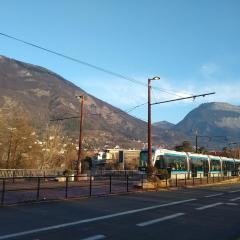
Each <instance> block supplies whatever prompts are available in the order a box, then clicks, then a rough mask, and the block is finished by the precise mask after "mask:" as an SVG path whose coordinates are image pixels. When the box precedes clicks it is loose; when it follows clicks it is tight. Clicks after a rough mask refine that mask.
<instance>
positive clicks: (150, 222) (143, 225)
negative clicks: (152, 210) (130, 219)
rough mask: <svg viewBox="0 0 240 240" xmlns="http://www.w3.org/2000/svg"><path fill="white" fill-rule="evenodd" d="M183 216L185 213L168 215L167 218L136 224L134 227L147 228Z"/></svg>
mask: <svg viewBox="0 0 240 240" xmlns="http://www.w3.org/2000/svg"><path fill="white" fill-rule="evenodd" d="M183 215H185V213H175V214H172V215H169V216H165V217H161V218H157V219H153V220H150V221H147V222H142V223H138V224H136V225H137V226H138V227H145V226H148V225H151V224H154V223H158V222H163V221H166V220H169V219H173V218H177V217H180V216H183Z"/></svg>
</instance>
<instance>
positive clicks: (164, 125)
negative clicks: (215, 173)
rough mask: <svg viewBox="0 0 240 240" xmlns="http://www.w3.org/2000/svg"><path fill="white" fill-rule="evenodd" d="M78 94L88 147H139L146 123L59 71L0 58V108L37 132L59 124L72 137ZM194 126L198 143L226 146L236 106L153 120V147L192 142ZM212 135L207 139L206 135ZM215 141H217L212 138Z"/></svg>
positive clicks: (239, 115) (239, 117)
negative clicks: (27, 119)
mask: <svg viewBox="0 0 240 240" xmlns="http://www.w3.org/2000/svg"><path fill="white" fill-rule="evenodd" d="M82 94H84V96H85V97H84V99H85V101H84V132H83V135H84V142H85V146H86V147H88V148H90V147H93V148H102V147H114V146H116V145H119V146H120V147H126V148H129V147H131V148H133V147H137V148H141V147H143V146H144V144H145V143H146V142H147V123H146V122H144V121H142V120H140V119H137V118H135V117H132V116H131V115H128V114H127V113H125V112H124V111H122V110H120V109H118V108H116V107H114V106H112V105H110V104H108V103H106V102H104V101H102V100H100V99H98V98H96V97H94V96H92V95H90V94H88V93H87V92H85V91H84V90H83V89H81V88H79V87H77V86H76V85H74V84H73V83H71V82H69V81H67V80H66V79H64V78H63V77H61V76H60V75H58V74H56V73H54V72H52V71H50V70H48V69H46V68H43V67H40V66H36V65H32V64H28V63H24V62H20V61H17V60H14V59H10V58H7V57H4V56H0V112H1V111H2V112H3V111H8V110H10V109H12V108H13V107H15V108H16V109H23V110H24V111H26V112H27V113H29V115H30V116H31V118H32V120H33V122H34V126H35V127H36V128H37V129H38V131H39V133H41V132H42V131H43V129H44V127H45V126H46V124H62V126H63V128H64V131H65V133H64V134H66V135H68V136H69V137H71V138H74V139H76V140H77V138H78V133H79V119H76V118H75V119H68V120H63V121H58V122H51V121H50V120H53V119H59V118H61V119H62V118H69V117H78V116H79V115H80V113H79V108H80V103H79V101H78V99H76V97H75V96H78V95H82ZM196 130H197V131H198V135H200V136H205V138H204V137H202V138H201V139H199V140H201V141H200V142H205V145H206V144H213V143H215V146H217V147H219V146H221V147H222V146H224V144H225V145H226V141H225V140H226V139H225V138H224V136H228V140H229V139H234V138H236V137H238V136H239V134H240V107H239V106H234V105H230V104H228V103H221V102H213V103H205V104H202V105H200V106H199V107H198V108H196V109H194V110H192V111H191V112H190V113H189V114H188V115H187V116H186V117H185V118H184V119H183V120H182V121H181V122H179V123H178V124H176V125H173V124H171V123H169V122H166V121H163V122H158V123H155V124H153V131H152V139H153V143H154V144H155V145H156V146H159V145H161V146H167V147H170V148H173V147H174V146H175V145H178V144H180V143H181V142H182V141H184V140H190V141H192V142H194V136H195V132H196ZM207 136H209V137H210V136H211V137H213V136H218V137H215V138H212V139H211V142H210V143H209V137H207ZM217 140H218V141H217Z"/></svg>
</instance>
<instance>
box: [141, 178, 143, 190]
mask: <svg viewBox="0 0 240 240" xmlns="http://www.w3.org/2000/svg"><path fill="white" fill-rule="evenodd" d="M141 176H142V179H141V181H142V190H143V174H142V175H141Z"/></svg>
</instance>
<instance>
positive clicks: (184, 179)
mask: <svg viewBox="0 0 240 240" xmlns="http://www.w3.org/2000/svg"><path fill="white" fill-rule="evenodd" d="M184 180H185V186H186V185H187V175H186V173H185V179H184Z"/></svg>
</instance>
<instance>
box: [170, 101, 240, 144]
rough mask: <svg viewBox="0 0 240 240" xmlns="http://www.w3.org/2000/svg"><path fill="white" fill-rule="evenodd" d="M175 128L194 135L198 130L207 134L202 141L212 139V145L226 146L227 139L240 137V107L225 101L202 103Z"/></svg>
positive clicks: (201, 133)
mask: <svg viewBox="0 0 240 240" xmlns="http://www.w3.org/2000/svg"><path fill="white" fill-rule="evenodd" d="M173 130H174V131H181V132H183V133H184V134H186V135H188V136H192V137H193V136H195V133H196V131H197V132H198V135H200V136H205V137H201V141H204V142H206V141H209V140H210V144H212V145H221V146H226V145H227V144H228V143H227V141H231V140H235V139H236V138H239V135H240V107H239V106H234V105H231V104H228V103H224V102H212V103H204V104H201V105H200V106H199V107H198V108H196V109H194V110H192V111H191V112H190V113H189V114H187V116H186V117H185V118H184V119H183V120H182V121H181V122H179V123H178V124H177V125H175V126H174V127H173ZM209 137H211V139H210V138H209ZM235 141H236V140H235Z"/></svg>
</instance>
